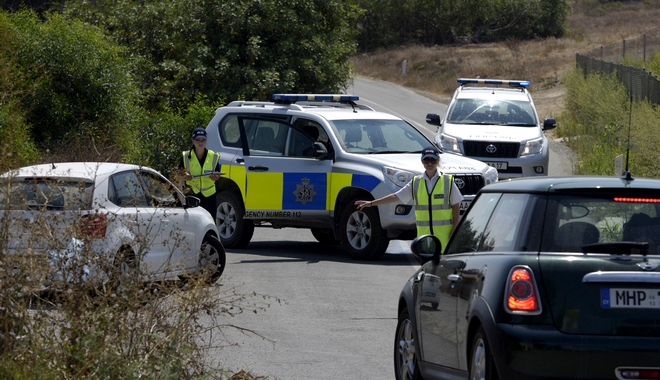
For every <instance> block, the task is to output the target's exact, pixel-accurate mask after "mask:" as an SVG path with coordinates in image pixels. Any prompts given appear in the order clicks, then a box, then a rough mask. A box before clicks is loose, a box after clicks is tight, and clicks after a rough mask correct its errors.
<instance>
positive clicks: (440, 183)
mask: <svg viewBox="0 0 660 380" xmlns="http://www.w3.org/2000/svg"><path fill="white" fill-rule="evenodd" d="M440 154H441V151H440V150H438V148H436V147H434V146H430V147H428V148H426V149H424V150H423V151H422V164H423V165H424V174H422V175H417V176H415V177H413V179H412V180H411V181H410V182H408V183H407V184H406V185H405V186H404V187H403V188H401V190H399V191H397V192H396V193H392V194H389V195H386V196H384V197H382V198H379V199H375V200H373V201H355V205H356V206H357V208H358V209H359V210H362V209H363V208H365V207H372V206H378V205H382V204H387V203H394V202H397V201H398V202H402V203H408V202H409V201H410V200H411V199H413V200H414V204H415V220H416V223H417V236H422V235H427V234H432V235H435V236H436V237H437V238H438V239H440V242H441V243H442V249H443V250H444V248H445V247H446V246H447V242H449V237H450V236H451V233H452V231H453V230H454V228H455V227H456V225H457V224H458V221H459V219H460V203H461V201H462V200H463V195H462V194H461V192H460V190H458V187H456V184H455V183H454V177H453V176H451V175H445V174H442V173H441V172H440V171H438V165H439V164H440Z"/></svg>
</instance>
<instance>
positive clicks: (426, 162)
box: [422, 158, 438, 164]
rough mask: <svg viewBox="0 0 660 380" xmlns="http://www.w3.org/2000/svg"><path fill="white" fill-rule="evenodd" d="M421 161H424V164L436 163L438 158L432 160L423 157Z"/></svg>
mask: <svg viewBox="0 0 660 380" xmlns="http://www.w3.org/2000/svg"><path fill="white" fill-rule="evenodd" d="M422 162H423V163H425V164H437V163H438V160H434V159H432V158H425V159H423V160H422Z"/></svg>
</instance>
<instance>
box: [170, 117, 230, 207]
mask: <svg viewBox="0 0 660 380" xmlns="http://www.w3.org/2000/svg"><path fill="white" fill-rule="evenodd" d="M192 144H193V145H192V147H191V148H190V150H186V151H184V152H183V155H182V157H181V161H180V162H179V168H180V169H182V170H185V172H184V173H183V175H182V176H181V178H182V179H183V180H184V181H185V187H186V190H187V192H188V193H192V194H191V195H193V196H195V197H198V198H199V200H200V206H202V207H204V208H205V209H206V210H207V211H208V212H209V213H210V214H211V216H212V217H213V220H215V214H216V211H217V208H218V206H217V202H216V199H215V181H217V180H218V179H220V154H219V153H215V152H213V151H212V150H208V149H206V129H204V128H195V130H194V131H193V133H192Z"/></svg>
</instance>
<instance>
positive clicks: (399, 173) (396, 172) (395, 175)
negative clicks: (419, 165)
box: [383, 166, 415, 187]
mask: <svg viewBox="0 0 660 380" xmlns="http://www.w3.org/2000/svg"><path fill="white" fill-rule="evenodd" d="M383 174H384V175H385V177H387V178H389V179H390V181H392V182H394V184H395V185H397V186H399V187H404V186H405V185H406V184H407V183H408V182H410V180H412V178H413V177H414V176H415V173H413V172H411V171H408V170H403V169H399V168H393V167H391V166H383Z"/></svg>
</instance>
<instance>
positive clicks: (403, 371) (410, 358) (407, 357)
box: [397, 319, 416, 380]
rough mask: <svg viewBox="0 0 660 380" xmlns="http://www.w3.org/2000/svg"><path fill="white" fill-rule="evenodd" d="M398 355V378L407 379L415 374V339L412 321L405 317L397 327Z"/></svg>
mask: <svg viewBox="0 0 660 380" xmlns="http://www.w3.org/2000/svg"><path fill="white" fill-rule="evenodd" d="M397 340H398V342H399V344H398V350H397V352H398V357H397V362H398V364H399V366H398V369H399V378H400V379H401V380H409V379H412V378H413V375H414V374H415V365H416V361H415V339H414V338H413V334H412V322H410V320H409V319H406V320H405V321H403V322H402V323H401V326H400V327H399V336H398V339H397Z"/></svg>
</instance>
